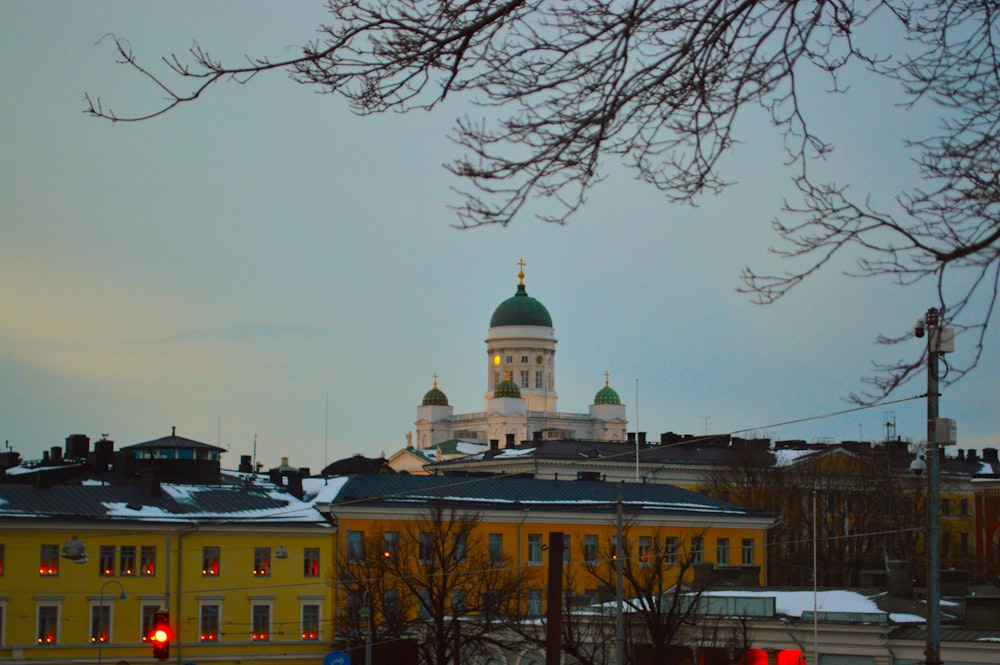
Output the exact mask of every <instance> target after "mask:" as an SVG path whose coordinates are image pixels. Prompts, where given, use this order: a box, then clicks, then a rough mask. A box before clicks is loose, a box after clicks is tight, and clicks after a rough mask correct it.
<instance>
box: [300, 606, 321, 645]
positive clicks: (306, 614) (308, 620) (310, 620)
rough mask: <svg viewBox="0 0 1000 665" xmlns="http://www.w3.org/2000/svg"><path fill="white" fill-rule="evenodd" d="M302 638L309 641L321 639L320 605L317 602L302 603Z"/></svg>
mask: <svg viewBox="0 0 1000 665" xmlns="http://www.w3.org/2000/svg"><path fill="white" fill-rule="evenodd" d="M302 639H303V640H308V641H313V640H318V639H319V605H317V604H316V603H304V604H303V605H302Z"/></svg>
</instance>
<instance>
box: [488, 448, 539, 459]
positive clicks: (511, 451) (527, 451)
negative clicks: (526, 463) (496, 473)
mask: <svg viewBox="0 0 1000 665" xmlns="http://www.w3.org/2000/svg"><path fill="white" fill-rule="evenodd" d="M536 450H538V448H523V449H520V450H518V449H515V448H504V449H503V450H501V451H499V452H498V453H497V454H496V455H495V456H494V457H493V459H503V458H504V457H524V456H525V455H532V454H534V452H535V451H536Z"/></svg>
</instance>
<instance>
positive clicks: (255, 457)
mask: <svg viewBox="0 0 1000 665" xmlns="http://www.w3.org/2000/svg"><path fill="white" fill-rule="evenodd" d="M253 468H255V469H256V468H257V433H256V432H254V434H253Z"/></svg>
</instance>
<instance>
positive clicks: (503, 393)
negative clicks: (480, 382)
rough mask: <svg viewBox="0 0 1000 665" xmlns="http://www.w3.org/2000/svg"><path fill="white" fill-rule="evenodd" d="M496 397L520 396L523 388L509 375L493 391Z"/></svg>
mask: <svg viewBox="0 0 1000 665" xmlns="http://www.w3.org/2000/svg"><path fill="white" fill-rule="evenodd" d="M493 396H494V397H520V396H521V389H520V388H518V387H517V384H516V383H514V382H513V381H511V380H510V376H508V377H507V378H506V379H505V380H504V381H502V382H501V383H500V384H499V385H498V386H497V389H496V390H494V391H493Z"/></svg>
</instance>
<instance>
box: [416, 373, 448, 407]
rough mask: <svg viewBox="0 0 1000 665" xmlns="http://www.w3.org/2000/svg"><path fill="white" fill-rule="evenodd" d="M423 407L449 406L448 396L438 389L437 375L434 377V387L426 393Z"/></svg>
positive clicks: (422, 403)
mask: <svg viewBox="0 0 1000 665" xmlns="http://www.w3.org/2000/svg"><path fill="white" fill-rule="evenodd" d="M421 405H422V406H448V396H447V395H445V394H444V393H443V392H442V391H441V390H439V389H438V381H437V374H435V375H434V387H433V388H431V389H430V390H428V391H427V392H425V393H424V401H423V402H421Z"/></svg>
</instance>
